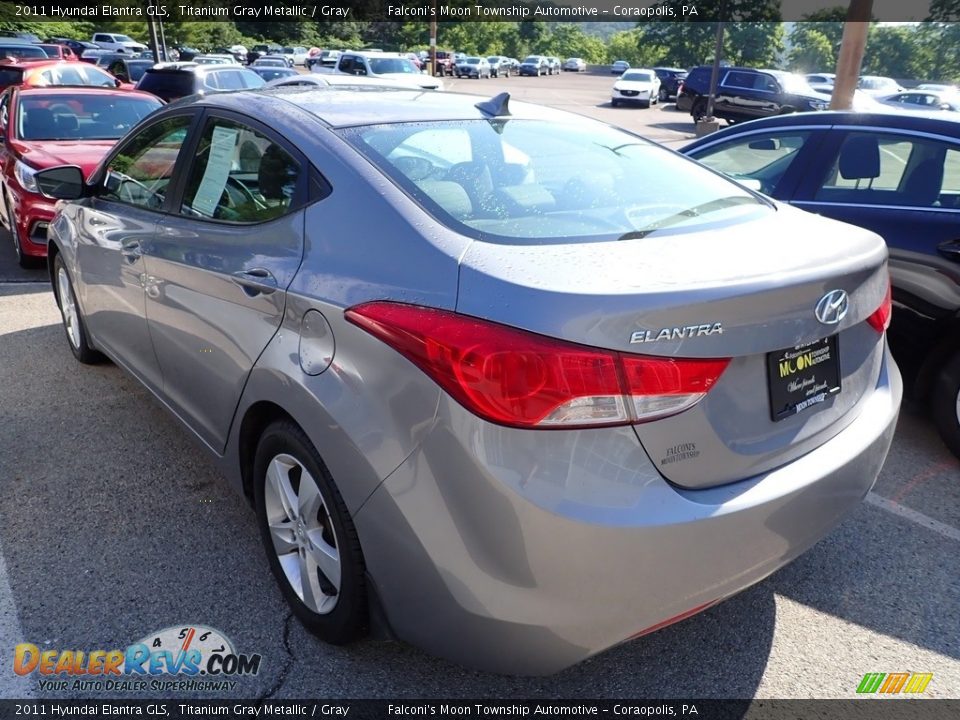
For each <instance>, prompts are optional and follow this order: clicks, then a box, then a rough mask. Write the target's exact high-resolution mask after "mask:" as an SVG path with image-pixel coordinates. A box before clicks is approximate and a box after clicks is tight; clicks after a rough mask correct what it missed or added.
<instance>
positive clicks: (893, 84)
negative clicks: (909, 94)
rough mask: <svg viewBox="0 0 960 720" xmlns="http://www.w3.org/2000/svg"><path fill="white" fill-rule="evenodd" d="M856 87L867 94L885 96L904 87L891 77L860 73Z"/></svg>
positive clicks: (900, 90)
mask: <svg viewBox="0 0 960 720" xmlns="http://www.w3.org/2000/svg"><path fill="white" fill-rule="evenodd" d="M857 87H858V88H859V89H860V90H863V92H865V93H867V94H868V95H874V96H876V97H886V96H889V95H893V94H894V93H898V92H903V90H904V89H905V88H903V87H901V86H900V83H898V82H897V81H896V80H894V79H893V78H888V77H881V76H879V75H862V76H861V77H860V80H859V81H858V82H857Z"/></svg>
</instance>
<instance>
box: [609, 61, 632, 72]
mask: <svg viewBox="0 0 960 720" xmlns="http://www.w3.org/2000/svg"><path fill="white" fill-rule="evenodd" d="M629 69H630V63H628V62H627V61H626V60H614V61H613V64H612V65H611V66H610V72H611V73H612V74H614V75H623V74H624V73H625V72H626V71H627V70H629Z"/></svg>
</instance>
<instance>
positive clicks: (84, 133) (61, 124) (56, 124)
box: [17, 93, 162, 140]
mask: <svg viewBox="0 0 960 720" xmlns="http://www.w3.org/2000/svg"><path fill="white" fill-rule="evenodd" d="M160 107H162V103H161V102H160V101H159V100H155V99H153V98H150V97H139V96H136V95H127V94H126V93H123V94H122V95H121V94H116V95H84V94H80V93H77V94H75V95H42V96H35V97H21V99H20V103H19V105H18V107H17V135H18V136H19V137H20V138H21V139H23V140H115V139H117V138H119V137H122V136H123V135H125V134H126V132H127V131H128V130H129V129H130V128H132V127H133V126H134V125H136V124H137V123H138V122H140V120H141V119H143V118H144V117H146V116H147V115H149V114H150V113H152V112H153V111H154V110H156V109H157V108H160Z"/></svg>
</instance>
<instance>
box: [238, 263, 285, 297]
mask: <svg viewBox="0 0 960 720" xmlns="http://www.w3.org/2000/svg"><path fill="white" fill-rule="evenodd" d="M233 281H234V282H235V283H236V284H237V285H239V286H240V287H242V288H243V290H244V292H245V293H247V295H249V296H250V297H253V296H254V295H257V294H260V293H262V294H264V295H269V294H270V293H272V292H275V291H276V289H277V279H276V278H275V277H274V276H273V273H271V272H270V271H269V270H267V269H266V268H251V269H250V270H239V271H237V272H235V273H234V274H233Z"/></svg>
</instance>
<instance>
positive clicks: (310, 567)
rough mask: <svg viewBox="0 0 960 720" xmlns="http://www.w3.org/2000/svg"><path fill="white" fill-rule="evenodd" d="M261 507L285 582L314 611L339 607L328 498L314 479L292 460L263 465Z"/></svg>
mask: <svg viewBox="0 0 960 720" xmlns="http://www.w3.org/2000/svg"><path fill="white" fill-rule="evenodd" d="M264 503H265V509H266V515H267V524H268V525H269V528H270V539H271V540H272V541H273V549H274V552H275V553H276V556H277V560H278V561H279V563H280V567H281V568H282V569H283V572H284V575H285V576H286V579H287V582H288V583H289V584H290V587H291V588H292V589H293V591H294V592H295V593H296V594H297V597H299V598H300V600H301V601H303V603H304V604H305V605H306V606H307V607H308V608H310V610H312V611H313V612H315V613H317V614H319V615H325V614H327V613H329V612H331V611H332V610H333V609H334V608H335V607H336V606H337V600H338V597H339V593H340V580H341V566H340V551H339V543H338V540H337V536H336V533H335V531H334V528H333V522H332V520H331V519H330V509H329V503H328V501H327V499H326V498H325V497H324V496H323V493H322V492H321V491H320V488H319V486H318V485H317V482H316V480H314V478H313V476H312V475H311V474H310V472H309V471H308V470H307V469H306V468H305V467H304V466H303V464H302V463H300V461H298V460H297V459H296V458H294V457H293V456H292V455H287V454H280V455H276V456H275V457H274V458H273V459H272V460H271V461H270V463H269V464H268V466H267V478H266V484H265V487H264Z"/></svg>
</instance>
